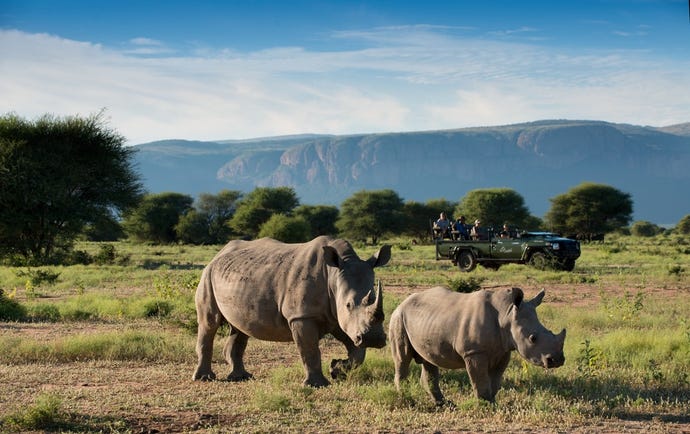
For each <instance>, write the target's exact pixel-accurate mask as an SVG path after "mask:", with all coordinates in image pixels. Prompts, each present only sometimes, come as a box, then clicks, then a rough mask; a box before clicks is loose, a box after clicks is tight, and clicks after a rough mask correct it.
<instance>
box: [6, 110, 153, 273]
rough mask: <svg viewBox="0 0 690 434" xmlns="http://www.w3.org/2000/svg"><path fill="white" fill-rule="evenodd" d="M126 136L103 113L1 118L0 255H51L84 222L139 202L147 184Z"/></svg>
mask: <svg viewBox="0 0 690 434" xmlns="http://www.w3.org/2000/svg"><path fill="white" fill-rule="evenodd" d="M124 142H125V139H124V137H122V136H121V135H120V134H119V133H117V132H116V131H115V130H113V129H111V128H110V127H109V126H108V125H107V124H106V122H105V121H104V120H103V115H102V112H101V113H99V114H96V115H92V116H90V117H86V118H83V117H79V116H74V117H65V118H58V117H54V116H52V115H48V114H46V115H44V116H42V117H40V118H38V119H36V120H34V121H28V120H25V119H22V118H20V117H18V116H16V115H14V114H7V115H4V116H2V117H0V254H2V255H20V256H21V257H23V258H24V260H25V261H29V262H35V263H46V262H49V261H51V260H54V259H55V258H57V257H58V256H60V255H57V253H60V252H65V251H68V250H70V249H71V247H72V244H73V241H74V239H75V238H76V237H77V235H78V234H79V233H80V232H81V231H82V229H83V228H84V225H85V224H87V223H95V222H98V221H100V220H102V219H106V218H108V217H110V218H114V217H117V216H118V215H119V214H120V213H121V212H123V211H125V210H126V209H128V208H129V207H131V206H133V205H135V204H136V203H137V201H138V200H139V198H140V195H141V193H142V186H141V183H140V181H139V178H138V174H137V173H136V172H135V171H134V168H133V162H132V157H133V154H132V152H133V150H131V148H127V147H125V146H124ZM62 256H64V255H62Z"/></svg>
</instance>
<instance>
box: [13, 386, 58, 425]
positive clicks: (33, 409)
mask: <svg viewBox="0 0 690 434" xmlns="http://www.w3.org/2000/svg"><path fill="white" fill-rule="evenodd" d="M61 407H62V400H61V399H60V397H59V396H57V395H55V394H43V395H39V396H38V397H37V398H36V402H35V404H34V405H32V406H29V407H28V408H25V409H23V410H22V411H19V412H17V413H14V414H11V415H9V416H7V418H5V420H4V421H3V423H2V424H1V425H0V428H3V429H4V428H7V429H9V430H17V431H19V430H22V431H34V430H48V429H50V428H55V427H57V426H58V425H59V421H60V410H61Z"/></svg>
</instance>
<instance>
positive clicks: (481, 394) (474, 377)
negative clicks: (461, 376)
mask: <svg viewBox="0 0 690 434" xmlns="http://www.w3.org/2000/svg"><path fill="white" fill-rule="evenodd" d="M464 360H465V367H466V368H467V374H468V375H469V377H470V382H472V388H473V389H474V394H475V396H476V397H477V398H479V399H483V400H486V401H489V402H494V394H493V390H492V381H491V377H490V376H489V366H488V365H489V362H488V360H487V358H486V356H484V355H481V354H475V355H472V356H466V357H465V359H464Z"/></svg>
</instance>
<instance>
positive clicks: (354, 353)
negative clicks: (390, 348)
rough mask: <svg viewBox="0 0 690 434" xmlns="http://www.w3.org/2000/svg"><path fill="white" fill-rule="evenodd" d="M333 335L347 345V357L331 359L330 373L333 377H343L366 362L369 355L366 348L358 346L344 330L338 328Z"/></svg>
mask: <svg viewBox="0 0 690 434" xmlns="http://www.w3.org/2000/svg"><path fill="white" fill-rule="evenodd" d="M331 334H332V335H333V337H335V338H336V339H337V340H339V341H340V342H342V343H343V345H345V349H347V359H333V360H331V369H330V374H331V378H332V379H334V380H336V379H343V378H344V377H345V375H346V374H347V372H348V371H350V370H351V369H354V368H356V367H357V366H359V365H361V364H362V363H363V362H364V358H365V357H366V355H367V350H366V348H358V347H356V346H355V344H354V343H353V342H352V339H350V337H349V336H348V335H347V334H346V333H345V332H344V331H342V330H340V329H338V330H336V331H333V332H332V333H331Z"/></svg>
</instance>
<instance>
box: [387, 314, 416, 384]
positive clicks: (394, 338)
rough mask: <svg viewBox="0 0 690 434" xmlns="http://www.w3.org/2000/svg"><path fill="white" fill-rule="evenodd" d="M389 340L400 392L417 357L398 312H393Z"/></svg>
mask: <svg viewBox="0 0 690 434" xmlns="http://www.w3.org/2000/svg"><path fill="white" fill-rule="evenodd" d="M388 339H389V342H390V346H391V355H392V356H393V363H394V365H395V388H396V389H397V390H398V391H400V382H401V381H402V380H404V379H405V378H407V376H408V375H409V373H410V363H411V362H412V359H413V357H414V355H415V351H414V349H413V348H412V344H411V343H410V340H409V339H408V338H407V333H405V330H404V327H403V324H402V320H401V318H400V315H397V312H393V315H392V316H391V320H390V324H389V326H388Z"/></svg>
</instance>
